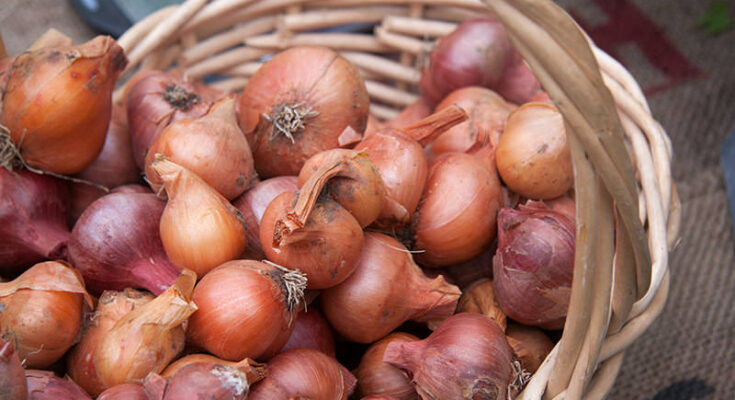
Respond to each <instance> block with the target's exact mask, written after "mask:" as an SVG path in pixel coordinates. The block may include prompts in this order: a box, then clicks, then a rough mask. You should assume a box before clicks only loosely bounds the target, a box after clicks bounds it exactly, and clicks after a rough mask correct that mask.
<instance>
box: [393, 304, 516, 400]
mask: <svg viewBox="0 0 735 400" xmlns="http://www.w3.org/2000/svg"><path fill="white" fill-rule="evenodd" d="M383 361H385V362H388V363H390V364H392V365H394V366H396V367H398V368H402V369H404V370H406V371H408V372H409V373H410V374H411V376H412V382H413V384H414V386H415V388H416V391H417V392H418V394H419V396H420V397H421V398H422V399H493V400H495V399H508V394H509V393H511V392H512V390H509V386H510V385H511V384H512V383H513V381H514V379H515V376H514V369H513V365H512V363H513V361H514V360H513V352H512V351H511V349H510V346H509V345H508V342H507V341H506V340H505V335H504V334H503V331H502V330H501V329H500V327H498V324H496V323H495V322H493V321H492V320H490V319H489V318H488V317H486V316H484V315H480V314H471V313H460V314H455V315H453V316H451V317H449V318H447V319H446V320H444V322H442V324H441V325H439V327H438V328H437V329H436V330H435V331H434V332H433V333H432V334H431V335H429V337H427V338H426V339H424V340H421V341H417V342H393V343H390V344H389V345H388V347H387V348H386V350H385V355H384V356H383Z"/></svg>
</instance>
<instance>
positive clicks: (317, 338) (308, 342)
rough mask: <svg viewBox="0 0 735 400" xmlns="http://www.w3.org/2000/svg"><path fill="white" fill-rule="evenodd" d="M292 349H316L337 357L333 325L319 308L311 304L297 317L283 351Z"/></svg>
mask: <svg viewBox="0 0 735 400" xmlns="http://www.w3.org/2000/svg"><path fill="white" fill-rule="evenodd" d="M291 349H314V350H318V351H321V352H322V353H324V354H326V355H328V356H330V357H337V352H336V350H335V344H334V333H333V332H332V327H330V326H329V323H328V322H327V320H326V319H325V318H324V315H322V313H321V312H320V311H319V309H318V308H316V307H314V306H309V308H308V310H307V311H302V312H300V313H299V315H298V317H296V320H295V321H294V328H293V332H291V336H289V338H288V341H287V342H286V344H285V345H284V346H283V347H282V348H281V351H282V352H283V351H287V350H291Z"/></svg>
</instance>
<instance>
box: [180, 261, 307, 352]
mask: <svg viewBox="0 0 735 400" xmlns="http://www.w3.org/2000/svg"><path fill="white" fill-rule="evenodd" d="M305 286H306V282H305V279H304V276H303V274H301V273H299V272H297V271H288V270H286V269H285V268H282V267H277V266H275V265H269V264H265V263H262V262H258V261H253V260H234V261H230V262H226V263H224V264H222V265H221V266H219V267H218V268H216V269H214V270H212V271H210V272H209V273H208V274H207V275H205V276H204V278H202V280H201V281H200V282H199V283H198V284H197V286H196V288H195V289H194V294H193V296H192V300H193V301H194V303H196V305H197V307H198V308H199V310H198V311H197V312H196V313H194V315H192V317H191V318H190V319H189V328H188V330H187V335H188V338H189V340H190V342H191V343H192V344H194V345H197V346H200V347H203V348H204V349H206V350H207V351H209V352H210V353H212V354H214V355H216V356H217V357H220V358H223V359H225V360H230V361H234V360H242V359H243V358H245V357H249V358H254V359H258V358H259V357H261V356H262V355H263V353H264V352H265V351H266V350H267V349H268V348H269V346H270V345H271V344H272V342H273V341H274V340H275V338H276V336H277V335H278V333H279V332H280V331H281V330H283V329H284V327H287V326H288V325H290V324H291V322H292V319H293V314H294V312H295V311H296V309H297V306H298V304H299V302H300V301H302V300H303V290H304V287H305Z"/></svg>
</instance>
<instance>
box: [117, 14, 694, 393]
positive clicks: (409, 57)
mask: <svg viewBox="0 0 735 400" xmlns="http://www.w3.org/2000/svg"><path fill="white" fill-rule="evenodd" d="M483 1H484V2H483ZM483 13H485V14H486V13H492V14H494V15H495V16H496V17H497V18H499V19H500V20H501V21H502V22H503V24H504V25H505V27H506V29H507V31H508V32H509V34H510V36H511V38H512V41H513V42H514V44H515V46H516V48H517V49H518V50H519V51H520V53H521V54H522V55H523V57H524V59H525V60H526V61H527V62H528V64H529V65H530V66H531V68H532V70H533V71H534V73H535V74H536V76H537V77H538V78H539V80H540V81H541V83H542V85H543V87H544V89H545V90H546V91H547V92H548V93H549V94H550V96H551V98H552V99H553V100H554V101H555V102H556V104H557V106H558V107H559V109H560V110H561V112H562V113H563V115H564V117H565V122H566V125H567V132H569V133H570V135H569V140H570V144H571V149H572V157H573V160H574V166H575V190H576V197H577V237H576V253H575V267H574V282H573V285H572V297H571V304H570V306H569V313H568V317H567V320H566V325H565V327H564V332H563V335H562V338H561V340H560V341H559V342H558V344H557V345H556V347H555V348H554V350H553V351H552V352H551V353H550V354H549V356H548V357H547V359H546V360H545V361H544V363H543V364H542V366H541V367H540V368H539V370H538V371H537V372H536V373H535V374H534V375H533V377H532V378H531V380H530V382H529V383H528V385H527V386H526V388H525V390H524V391H523V392H522V393H521V395H520V397H519V398H522V399H539V398H542V397H543V398H567V399H578V398H582V397H584V398H590V399H594V398H601V397H604V395H605V394H606V393H607V392H608V391H609V390H610V388H611V386H612V384H613V382H614V380H615V377H616V375H617V373H618V371H619V370H620V367H621V364H622V358H623V351H624V350H625V349H626V348H627V347H628V346H629V345H630V344H631V343H632V342H633V341H634V340H635V339H636V338H637V337H638V336H640V335H641V334H642V333H643V332H644V331H645V330H646V328H648V326H650V324H651V323H652V322H653V320H655V319H656V317H657V316H658V315H659V314H660V313H661V310H662V309H663V306H664V303H665V301H666V296H667V293H668V288H669V275H668V252H669V250H670V249H671V247H673V245H674V244H675V242H676V240H677V236H678V235H677V234H678V226H679V220H680V206H679V202H678V198H677V194H676V189H675V187H674V185H673V183H672V180H671V172H670V158H671V144H670V142H669V139H668V137H667V136H666V133H665V132H664V131H663V129H662V128H661V126H660V125H659V124H658V123H657V122H656V121H655V120H654V119H653V118H652V117H651V113H650V110H649V108H648V105H647V103H646V100H645V98H644V96H643V94H642V91H641V89H640V87H639V86H638V84H637V83H636V82H635V80H634V79H633V78H632V77H631V76H630V74H629V73H628V72H627V71H626V70H625V68H623V67H622V66H621V65H620V64H619V63H617V62H616V61H615V60H613V59H612V58H611V57H610V56H608V55H607V54H605V53H604V52H603V51H601V50H600V49H598V48H596V47H595V46H594V44H592V43H591V41H590V40H589V39H588V38H587V37H586V35H585V34H584V33H583V32H582V31H581V29H580V28H579V27H578V26H577V25H576V24H575V23H574V22H573V21H572V19H571V18H570V17H569V16H568V15H567V14H566V13H564V11H562V10H561V9H560V8H559V7H558V6H556V5H555V4H554V3H552V1H550V0H404V1H397V0H341V1H340V0H311V1H305V0H212V1H207V0H188V1H186V2H185V3H184V4H182V5H180V6H172V7H168V8H164V9H161V10H159V11H158V12H156V13H154V14H152V15H150V16H149V17H148V18H146V19H145V20H143V21H141V22H140V23H138V24H137V25H135V26H134V27H133V28H131V29H130V30H129V31H128V32H127V33H125V35H123V36H122V37H121V38H120V44H121V45H122V46H123V48H125V50H126V51H127V54H128V57H129V59H130V66H129V69H136V68H137V69H154V68H156V69H165V68H169V67H171V66H172V65H176V66H177V67H178V68H181V69H183V70H184V71H185V72H186V73H187V74H188V75H189V76H190V77H193V78H203V77H205V76H209V75H217V76H220V77H223V78H224V79H221V80H219V81H217V82H216V83H214V86H217V87H219V88H221V89H225V90H237V89H240V88H242V87H244V86H245V85H246V84H247V81H248V77H249V76H251V75H252V74H253V73H254V72H255V71H256V70H257V69H258V67H259V66H260V63H259V62H258V60H260V59H262V57H263V56H266V55H268V54H271V53H273V52H275V51H278V50H282V49H285V48H288V47H289V46H294V45H300V44H316V45H322V46H328V47H331V48H333V49H335V50H338V51H340V52H341V53H342V54H343V55H344V56H345V57H346V58H347V59H348V60H350V61H351V62H353V63H354V64H355V65H357V67H358V68H359V69H360V71H361V73H362V74H363V76H364V78H365V81H366V84H367V88H368V92H369V93H370V96H371V99H372V101H373V103H372V104H371V112H372V113H373V114H374V115H376V116H378V117H381V118H390V117H392V116H394V115H396V114H397V112H398V110H400V109H401V108H402V107H404V106H406V105H408V104H410V103H411V102H413V101H414V100H416V99H417V94H416V84H417V83H418V80H419V76H420V72H419V69H418V68H417V66H418V65H420V64H421V62H422V61H423V60H424V57H425V56H426V55H427V54H428V52H429V51H430V50H431V48H432V46H433V44H434V41H435V39H436V38H438V37H441V36H443V35H446V34H447V33H449V32H451V31H452V30H453V29H454V27H455V26H456V25H457V23H458V21H461V20H464V19H466V18H469V17H472V16H477V15H479V14H483ZM350 24H375V28H374V29H372V34H370V33H368V34H365V33H334V32H333V31H330V32H324V30H322V29H321V28H330V27H338V26H348V25H349V26H352V25H350ZM315 30H317V32H316V33H315V32H314V31H315ZM243 43H244V46H242V44H243ZM118 96H119V93H118Z"/></svg>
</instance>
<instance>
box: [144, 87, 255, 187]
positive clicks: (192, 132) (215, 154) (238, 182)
mask: <svg viewBox="0 0 735 400" xmlns="http://www.w3.org/2000/svg"><path fill="white" fill-rule="evenodd" d="M157 154H161V155H163V156H164V157H166V159H168V160H170V161H173V162H175V163H177V164H179V165H181V166H182V167H184V168H186V169H188V170H189V171H191V172H193V173H195V174H196V175H197V176H199V177H200V178H202V180H203V181H204V182H206V183H207V184H208V185H209V186H211V187H212V188H214V189H215V190H216V191H217V192H219V193H220V194H221V195H222V196H224V197H225V198H226V199H228V200H232V199H234V198H235V197H237V196H239V195H241V194H242V193H243V192H244V191H245V190H247V189H248V188H249V187H250V185H251V182H252V181H253V179H254V178H255V177H256V174H255V169H254V166H253V155H252V152H251V151H250V146H249V145H248V142H247V140H245V137H244V136H243V134H242V132H241V131H240V128H239V127H238V126H237V119H236V118H235V103H234V99H232V98H224V99H222V100H220V101H218V102H217V103H215V104H214V105H213V106H212V108H211V109H210V110H209V112H208V113H207V114H206V115H204V116H201V117H199V118H188V119H182V120H179V121H176V122H173V123H171V124H169V125H168V126H167V127H166V128H165V129H164V130H163V131H162V132H161V133H160V134H159V135H158V136H157V137H156V140H154V141H153V143H152V144H151V147H150V149H149V150H148V154H147V155H146V158H145V176H146V180H147V181H148V183H149V184H150V185H151V188H152V189H153V191H155V192H158V191H159V190H160V188H161V184H162V183H163V182H162V181H161V178H160V177H159V176H158V174H157V173H156V172H155V171H154V170H153V168H152V164H153V162H154V161H155V159H156V155H157Z"/></svg>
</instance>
